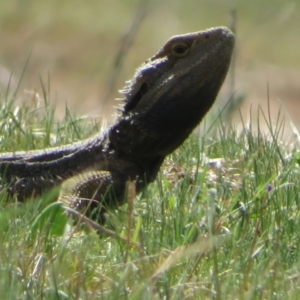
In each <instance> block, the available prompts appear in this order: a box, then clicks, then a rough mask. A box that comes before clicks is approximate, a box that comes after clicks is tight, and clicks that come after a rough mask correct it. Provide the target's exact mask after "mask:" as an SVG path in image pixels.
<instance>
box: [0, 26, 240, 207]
mask: <svg viewBox="0 0 300 300" xmlns="http://www.w3.org/2000/svg"><path fill="white" fill-rule="evenodd" d="M233 47H234V35H233V34H232V33H231V32H230V31H229V30H228V29H227V28H225V27H218V28H212V29H208V30H206V31H202V32H196V33H192V34H186V35H180V36H175V37H173V38H171V39H170V40H169V41H168V42H167V43H166V44H165V46H164V47H163V48H161V49H160V50H159V52H158V53H157V54H156V55H155V56H153V57H152V58H150V59H149V60H147V61H146V62H145V63H144V64H143V65H142V66H141V67H140V68H139V69H137V71H136V74H135V76H134V77H133V79H132V80H131V81H130V82H129V84H128V85H127V86H126V87H125V90H124V91H123V94H124V101H125V104H124V106H123V108H122V109H121V111H120V113H119V116H118V118H117V120H116V122H115V123H114V125H112V127H110V128H109V129H108V130H107V131H106V132H104V133H102V134H100V133H99V134H98V135H95V136H94V137H92V138H90V139H87V140H85V141H82V142H78V143H74V144H71V145H67V146H63V147H57V148H49V149H45V150H36V151H28V152H15V153H3V154H0V172H1V173H2V184H9V192H10V193H11V194H16V195H17V197H18V199H20V200H22V199H25V198H28V197H31V196H33V195H38V194H41V193H42V192H44V191H45V190H48V189H50V188H52V187H54V186H57V185H59V184H62V187H61V192H60V196H59V200H60V201H62V202H63V203H64V204H66V205H67V206H71V207H73V208H76V209H77V208H79V207H81V206H85V205H86V204H87V203H88V202H89V201H90V200H91V199H93V203H92V207H96V206H99V202H101V203H104V206H105V205H106V206H112V205H120V204H122V203H123V202H124V198H125V197H124V194H125V191H126V182H128V181H135V182H136V189H137V192H139V191H140V190H141V189H142V188H143V187H144V186H145V185H146V184H148V183H149V182H152V181H153V180H154V179H155V177H156V175H157V172H158V170H159V168H160V166H161V164H162V162H163V160H164V158H165V157H166V155H168V154H169V153H171V152H173V151H174V150H175V149H176V148H177V147H178V146H179V145H180V144H182V142H183V141H184V140H185V139H186V138H187V137H188V135H189V134H190V133H191V131H192V130H193V129H194V128H195V127H196V126H197V124H198V123H199V122H200V121H201V119H202V118H203V116H204V115H205V114H206V112H207V111H208V110H209V109H210V107H211V106H212V104H213V103H214V100H215V98H216V96H217V94H218V91H219V89H220V87H221V85H222V83H223V80H224V78H225V76H226V74H227V70H228V67H229V64H230V58H231V54H232V51H233ZM100 210H101V209H100Z"/></svg>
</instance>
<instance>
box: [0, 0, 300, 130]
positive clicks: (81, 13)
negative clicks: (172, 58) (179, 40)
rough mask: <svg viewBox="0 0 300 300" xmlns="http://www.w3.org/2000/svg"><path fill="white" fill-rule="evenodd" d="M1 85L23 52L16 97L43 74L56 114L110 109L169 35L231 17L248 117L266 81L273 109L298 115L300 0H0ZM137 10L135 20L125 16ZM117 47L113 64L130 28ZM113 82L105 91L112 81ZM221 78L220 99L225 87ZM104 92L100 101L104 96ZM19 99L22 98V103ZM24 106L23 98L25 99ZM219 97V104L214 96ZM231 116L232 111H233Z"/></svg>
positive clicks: (239, 89) (239, 90)
mask: <svg viewBox="0 0 300 300" xmlns="http://www.w3.org/2000/svg"><path fill="white" fill-rule="evenodd" d="M1 2H2V3H1V10H0V41H1V42H0V44H1V47H0V87H1V92H2V93H4V92H5V90H6V88H7V85H8V81H9V78H10V75H11V74H12V78H11V89H12V90H14V88H15V87H16V86H17V84H18V80H19V77H20V75H21V73H22V69H23V67H24V65H25V62H26V60H27V59H28V57H29V55H30V60H29V63H28V66H27V68H26V73H25V76H24V79H23V80H22V82H21V89H20V90H19V93H18V98H19V99H21V100H20V101H25V102H28V101H29V102H30V101H31V96H32V95H33V94H34V93H35V92H37V93H41V83H40V78H41V79H42V80H43V81H44V82H47V81H48V77H49V78H50V91H51V101H53V102H57V107H58V109H57V112H56V117H57V118H59V117H60V116H61V115H63V114H64V107H65V106H66V104H67V105H68V107H69V108H70V109H71V111H76V112H77V113H78V114H90V115H92V114H93V115H97V116H100V117H104V118H109V117H110V115H111V113H112V112H113V111H114V109H113V106H114V105H115V103H114V102H113V99H114V98H115V97H117V96H118V92H117V90H118V89H121V88H122V87H123V86H124V82H125V80H128V79H130V78H131V77H132V75H133V73H134V70H135V68H136V67H137V66H138V65H139V64H141V63H142V62H143V61H144V60H145V59H147V58H148V57H150V56H152V55H153V54H154V53H155V52H156V51H157V50H158V49H159V48H160V47H161V46H162V45H163V43H164V42H165V41H166V40H167V39H168V38H169V37H170V36H172V35H175V34H180V33H187V32H190V31H198V30H202V29H206V28H208V27H212V26H219V25H225V26H230V24H231V22H232V17H231V14H230V12H231V11H232V10H233V9H235V10H236V16H237V19H236V21H237V25H236V28H237V32H236V34H237V44H236V64H235V88H234V89H235V90H236V95H242V97H245V101H244V102H243V105H242V108H241V109H242V111H243V114H245V119H246V120H247V118H248V116H249V107H251V108H252V109H253V111H257V107H258V105H259V104H260V105H263V106H264V105H265V104H266V103H267V85H269V88H270V101H271V106H272V111H274V113H276V112H277V110H278V107H279V106H280V104H279V103H278V101H277V99H279V100H280V101H281V102H282V103H283V104H284V105H285V106H286V108H287V111H288V112H289V113H290V114H291V117H292V120H293V121H294V122H295V124H296V125H300V120H299V123H298V119H299V118H297V116H298V113H299V107H300V104H299V103H298V102H299V100H300V99H299V98H300V84H299V83H300V82H299V81H300V80H299V79H300V51H299V50H300V18H299V13H300V8H299V4H300V1H299V0H297V1H291V0H287V1H280V0H272V1H268V0H266V1H259V0H253V1H242V0H239V1H223V0H198V1H196V0H186V1H176V0H164V1H158V0H153V1H150V0H149V1H146V0H140V1H138V0H127V1H124V0H109V1H108V0H100V1H96V0H88V1H79V0H72V1H71V0H64V1H58V0H51V1H38V0H11V1H1ZM137 16H140V23H139V24H137V25H135V24H134V20H137V19H138V17H137ZM135 30H136V34H135V35H134V37H133V43H132V45H131V47H130V49H129V51H128V55H127V54H125V53H124V57H123V58H124V64H121V66H120V69H117V70H114V66H115V64H116V60H117V57H118V53H119V52H121V53H122V51H121V50H120V49H121V47H122V45H121V41H122V39H123V37H124V36H125V35H126V34H127V33H128V32H134V31H135ZM112 79H113V80H115V81H116V82H115V88H114V89H113V91H114V92H113V93H111V91H110V88H111V86H112V85H111V81H112ZM228 93H229V89H228V87H226V85H225V86H224V89H223V94H221V95H223V96H224V97H223V98H224V99H226V100H227V99H229V97H230V95H229V94H228ZM107 99H108V101H107ZM27 104H28V103H27ZM29 105H30V103H29ZM221 106H222V105H221ZM235 121H237V122H239V121H240V119H239V116H238V117H236V120H235Z"/></svg>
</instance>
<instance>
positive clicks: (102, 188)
mask: <svg viewBox="0 0 300 300" xmlns="http://www.w3.org/2000/svg"><path fill="white" fill-rule="evenodd" d="M127 180H129V178H125V177H124V178H123V176H120V174H119V173H116V172H110V171H87V172H84V173H82V174H80V175H77V176H74V177H71V178H69V179H67V180H66V181H64V182H63V183H62V187H61V190H60V194H59V198H58V201H60V202H62V203H63V204H64V205H65V206H66V207H70V208H72V209H75V210H76V211H79V212H80V213H84V214H85V215H87V216H89V217H90V218H92V219H94V220H96V221H98V222H99V223H104V222H105V216H104V213H105V212H106V208H111V207H116V206H118V205H121V204H123V203H124V200H125V191H126V181H127Z"/></svg>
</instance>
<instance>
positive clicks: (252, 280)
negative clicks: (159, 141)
mask: <svg viewBox="0 0 300 300" xmlns="http://www.w3.org/2000/svg"><path fill="white" fill-rule="evenodd" d="M9 95H10V93H8V99H9ZM35 97H40V100H41V103H42V104H43V105H42V106H41V107H36V106H31V107H27V108H22V107H17V106H16V105H14V104H13V103H12V102H10V101H7V99H4V98H2V99H1V105H2V109H1V116H0V123H1V128H2V129H1V149H2V151H11V150H13V151H15V150H16V149H22V150H28V149H31V148H44V147H48V146H54V145H55V146H57V145H59V144H64V143H69V142H71V141H75V140H79V139H82V138H85V137H87V136H90V135H91V134H93V133H97V132H98V131H99V125H97V123H96V122H94V121H92V122H89V120H88V119H85V118H72V117H71V116H70V114H69V112H68V111H66V117H65V118H64V120H63V121H61V122H60V123H58V124H57V123H55V122H54V120H53V110H54V108H53V107H51V106H49V105H48V104H47V99H45V98H47V88H45V87H44V94H43V95H35ZM33 103H35V102H33ZM263 118H264V115H263V114H262V119H263ZM266 122H267V123H268V124H269V127H270V128H269V130H270V134H267V135H265V134H264V133H262V132H260V131H259V129H257V126H255V127H256V133H255V134H254V133H253V131H252V130H253V129H252V127H251V126H246V125H245V126H244V128H243V130H241V131H239V132H238V131H237V130H235V129H234V128H233V127H230V126H229V125H226V126H225V124H223V123H222V122H221V123H220V124H219V125H215V130H214V131H215V132H214V133H210V135H208V136H202V137H201V138H200V139H199V138H198V137H196V136H192V137H191V138H189V139H188V140H187V141H186V142H185V144H184V145H183V146H182V147H181V148H180V149H179V150H178V151H176V152H175V153H174V154H172V155H170V156H169V157H168V158H167V160H166V163H165V165H164V167H163V169H162V172H161V173H160V174H159V176H158V178H157V180H156V182H155V183H153V184H151V185H150V186H149V187H148V188H147V189H146V190H145V191H144V192H143V193H142V194H140V195H138V196H137V197H134V195H131V196H128V201H129V203H130V204H129V205H124V206H122V207H120V208H119V209H117V210H115V211H111V212H110V213H109V215H108V222H107V224H106V227H107V229H109V230H110V231H113V232H114V233H115V234H116V236H106V235H105V234H101V235H100V236H98V235H97V233H96V232H95V231H94V230H92V229H87V228H85V229H81V227H76V226H73V225H71V224H69V225H66V217H65V215H64V214H63V210H62V208H61V207H60V206H59V205H57V204H53V196H52V195H51V194H49V195H45V196H43V197H41V198H39V199H36V200H32V201H28V202H27V203H24V204H19V205H17V204H16V203H15V201H14V200H13V199H7V195H6V194H5V191H2V192H1V199H2V200H1V206H0V226H1V228H2V230H1V233H0V261H1V269H0V291H1V292H0V296H1V298H2V299H18V298H21V299H42V298H44V299H104V298H105V299H106V298H109V299H120V298H130V299H212V298H213V299H282V298H283V297H285V298H286V299H297V298H298V296H299V294H300V293H299V287H300V283H299V267H300V252H299V249H300V245H299V241H300V239H299V230H298V228H299V226H300V224H299V216H298V211H299V205H300V203H299V196H298V195H299V192H300V191H299V179H300V175H299V157H298V155H297V153H296V154H294V152H295V147H294V146H293V145H289V147H287V146H282V145H281V143H280V140H279V138H278V137H279V136H280V131H281V130H282V128H281V127H280V124H281V122H280V119H279V120H278V121H277V125H278V126H277V127H275V126H274V125H272V126H271V123H270V122H269V121H268V118H267V117H266ZM257 130H258V132H257ZM203 132H205V131H203ZM199 141H201V142H199ZM117 236H120V237H121V239H119V238H117Z"/></svg>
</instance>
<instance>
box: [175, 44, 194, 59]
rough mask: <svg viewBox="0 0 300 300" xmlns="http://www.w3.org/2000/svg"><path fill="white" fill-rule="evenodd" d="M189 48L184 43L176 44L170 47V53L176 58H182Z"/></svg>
mask: <svg viewBox="0 0 300 300" xmlns="http://www.w3.org/2000/svg"><path fill="white" fill-rule="evenodd" d="M189 49H190V48H189V47H188V45H187V44H184V43H177V44H174V45H172V47H171V53H172V54H173V55H174V56H176V57H184V56H186V55H187V54H188V52H189Z"/></svg>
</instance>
